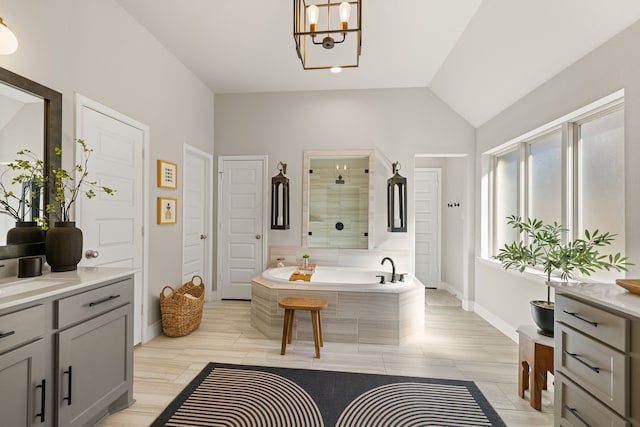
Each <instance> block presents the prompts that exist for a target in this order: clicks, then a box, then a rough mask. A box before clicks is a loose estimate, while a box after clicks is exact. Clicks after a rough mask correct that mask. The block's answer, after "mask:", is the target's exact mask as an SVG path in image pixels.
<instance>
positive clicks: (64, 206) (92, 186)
mask: <svg viewBox="0 0 640 427" xmlns="http://www.w3.org/2000/svg"><path fill="white" fill-rule="evenodd" d="M76 143H77V144H78V146H79V147H80V148H79V149H81V150H82V159H81V161H80V162H79V163H77V164H76V165H75V166H74V168H73V172H74V174H73V175H72V174H71V173H70V172H68V171H67V170H66V169H64V168H60V169H54V170H53V174H54V176H55V178H54V182H53V185H54V188H55V192H56V196H55V200H54V203H49V204H47V213H49V214H52V215H53V216H54V217H57V218H58V219H59V221H61V222H68V221H70V220H71V208H72V207H73V205H74V203H75V202H76V200H77V199H78V196H79V195H80V194H84V195H85V196H86V197H87V198H88V199H92V198H94V197H95V196H96V195H97V193H99V192H104V193H106V194H109V195H113V194H114V193H115V190H113V189H112V188H109V187H106V186H101V185H98V182H97V181H91V180H90V179H89V171H88V166H89V159H90V157H91V153H92V152H93V149H92V148H89V147H87V144H86V142H85V141H84V139H76ZM55 150H56V154H57V155H62V149H60V148H56V149H55ZM56 207H58V208H59V209H56Z"/></svg>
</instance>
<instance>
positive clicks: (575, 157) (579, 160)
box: [483, 96, 625, 279]
mask: <svg viewBox="0 0 640 427" xmlns="http://www.w3.org/2000/svg"><path fill="white" fill-rule="evenodd" d="M487 154H489V158H490V159H491V160H492V161H491V162H488V163H487V164H489V163H490V164H491V165H492V166H490V167H489V170H488V171H489V176H490V177H492V179H491V180H489V187H487V188H488V190H489V194H490V195H491V196H490V198H489V205H488V206H491V207H492V209H491V210H490V211H488V212H487V214H488V215H489V216H488V219H489V223H488V224H491V226H492V227H491V228H490V230H492V231H490V232H489V233H488V234H486V237H487V238H488V244H487V245H484V246H483V247H484V248H485V250H487V251H488V254H489V255H495V254H497V253H498V251H499V249H500V248H501V247H503V246H504V244H505V243H510V242H512V241H514V240H515V239H516V238H517V236H516V233H515V231H514V230H512V229H511V227H510V226H508V225H507V224H506V217H507V216H509V215H519V216H522V217H527V216H528V217H535V218H537V219H541V220H543V221H544V222H554V221H557V222H558V223H561V224H564V225H566V226H567V227H568V228H569V229H570V230H571V236H568V238H579V237H583V234H584V230H585V229H589V230H595V229H599V230H604V231H609V232H611V233H615V234H616V237H615V241H614V244H613V245H612V246H610V247H607V248H604V250H603V253H616V252H621V253H624V249H625V239H624V233H625V215H624V210H625V209H624V204H625V200H624V179H625V174H624V106H623V98H622V97H621V96H618V98H616V99H615V100H613V101H611V100H608V102H607V103H603V104H602V105H599V106H597V107H592V108H591V110H590V111H581V112H579V114H578V113H576V114H575V115H574V116H573V117H565V118H563V119H562V120H557V121H555V122H554V123H551V124H549V125H547V126H545V127H544V129H541V130H537V131H536V132H531V133H529V134H528V135H526V136H523V137H521V138H518V139H516V140H514V141H512V142H511V143H508V144H505V145H503V146H501V147H500V151H495V152H492V153H491V152H490V153H487ZM612 274H613V275H615V274H617V272H612V273H608V275H609V277H612V276H611V275H612ZM593 276H594V277H595V278H597V279H606V277H607V272H604V273H599V272H598V273H597V274H595V275H593Z"/></svg>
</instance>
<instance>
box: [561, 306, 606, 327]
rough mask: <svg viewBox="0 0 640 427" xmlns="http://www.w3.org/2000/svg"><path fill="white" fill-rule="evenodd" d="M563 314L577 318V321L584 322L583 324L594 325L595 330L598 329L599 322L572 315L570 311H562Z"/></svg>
mask: <svg viewBox="0 0 640 427" xmlns="http://www.w3.org/2000/svg"><path fill="white" fill-rule="evenodd" d="M562 312H563V313H566V314H568V315H569V316H573V317H575V318H576V319H578V320H582V321H583V322H585V323H588V324H590V325H592V326H593V327H594V328H597V327H598V322H594V321H592V320H587V319H585V318H584V317H580V316H578V315H577V314H575V313H571V312H570V311H567V310H562Z"/></svg>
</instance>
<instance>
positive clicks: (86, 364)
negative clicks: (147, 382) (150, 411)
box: [58, 304, 132, 426]
mask: <svg viewBox="0 0 640 427" xmlns="http://www.w3.org/2000/svg"><path fill="white" fill-rule="evenodd" d="M130 311H131V309H130V304H127V305H126V306H124V307H120V308H118V309H116V310H113V311H110V312H108V313H107V314H103V315H102V316H100V317H97V318H95V319H92V320H89V321H86V322H83V323H81V324H79V325H78V326H74V327H72V328H69V329H67V330H65V331H63V332H60V333H59V334H58V377H59V378H60V379H61V381H60V387H59V393H60V394H59V399H58V404H59V410H58V421H59V423H60V425H63V426H84V425H87V422H88V421H92V420H95V419H96V417H97V416H100V414H101V413H103V412H104V409H105V408H106V407H109V406H110V405H111V404H112V403H113V402H114V401H117V399H118V398H119V397H120V396H122V395H123V394H124V395H126V393H127V390H128V387H129V383H130V381H131V377H130V376H129V375H130V369H128V368H129V367H130V363H131V361H130V360H129V357H128V349H127V347H128V346H127V343H129V342H131V336H130V334H129V333H128V330H129V328H128V325H129V324H130V322H131V320H132V319H131V316H130ZM127 403H128V402H127V401H126V400H125V401H124V402H123V406H126V404H127Z"/></svg>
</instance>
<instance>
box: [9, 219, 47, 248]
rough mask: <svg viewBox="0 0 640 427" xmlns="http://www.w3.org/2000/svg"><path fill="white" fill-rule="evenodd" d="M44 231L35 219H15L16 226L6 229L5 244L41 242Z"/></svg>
mask: <svg viewBox="0 0 640 427" xmlns="http://www.w3.org/2000/svg"><path fill="white" fill-rule="evenodd" d="M44 236H45V232H44V230H43V229H42V228H40V226H39V225H38V223H37V222H35V221H16V226H15V227H14V228H12V229H10V230H9V231H7V245H18V244H22V243H42V242H44Z"/></svg>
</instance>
